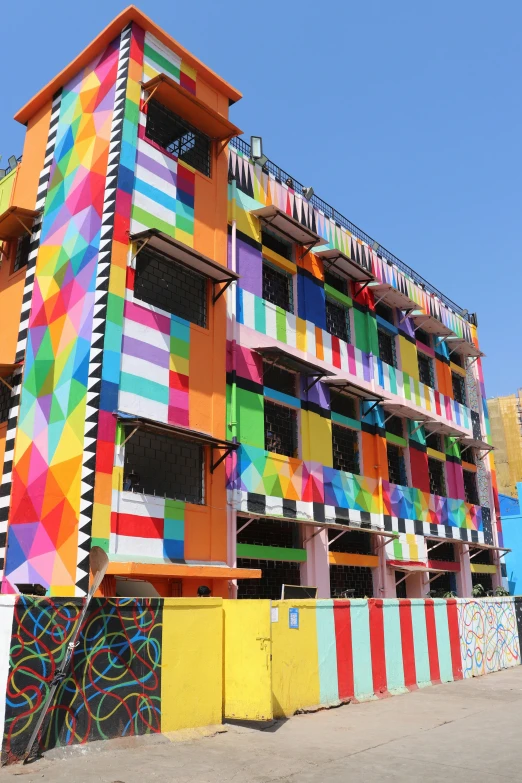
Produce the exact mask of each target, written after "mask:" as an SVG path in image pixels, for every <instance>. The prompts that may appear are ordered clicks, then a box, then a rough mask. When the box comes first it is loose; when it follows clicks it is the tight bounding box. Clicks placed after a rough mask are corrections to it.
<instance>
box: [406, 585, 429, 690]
mask: <svg viewBox="0 0 522 783" xmlns="http://www.w3.org/2000/svg"><path fill="white" fill-rule="evenodd" d="M411 624H412V626H413V649H414V651H415V669H416V671H417V685H418V686H419V687H420V688H422V687H423V686H424V685H431V676H430V659H429V655H428V634H427V632H426V611H425V608H424V599H422V598H412V599H411Z"/></svg>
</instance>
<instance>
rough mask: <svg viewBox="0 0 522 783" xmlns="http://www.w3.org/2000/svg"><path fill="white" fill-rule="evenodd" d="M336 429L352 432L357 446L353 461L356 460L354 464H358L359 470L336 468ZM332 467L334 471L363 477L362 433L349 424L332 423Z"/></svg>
mask: <svg viewBox="0 0 522 783" xmlns="http://www.w3.org/2000/svg"><path fill="white" fill-rule="evenodd" d="M334 427H336V428H342V429H343V430H347V431H348V432H351V433H352V434H353V438H354V444H355V452H354V456H353V459H354V460H355V462H354V464H356V466H357V470H345V469H344V468H339V467H336V465H335V459H334V456H335V448H334ZM332 467H333V468H334V470H339V471H342V472H343V473H351V474H352V475H355V476H361V475H362V465H361V438H360V431H359V430H358V429H356V428H355V427H350V426H349V425H347V424H341V423H339V422H338V421H332Z"/></svg>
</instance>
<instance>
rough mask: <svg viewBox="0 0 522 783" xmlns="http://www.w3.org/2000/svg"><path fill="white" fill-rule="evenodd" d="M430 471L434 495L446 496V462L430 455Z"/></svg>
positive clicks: (431, 490) (431, 489) (431, 487)
mask: <svg viewBox="0 0 522 783" xmlns="http://www.w3.org/2000/svg"><path fill="white" fill-rule="evenodd" d="M428 473H429V477H430V492H431V494H432V495H440V496H441V497H445V496H446V482H445V480H444V462H441V461H440V460H439V459H434V458H433V457H428Z"/></svg>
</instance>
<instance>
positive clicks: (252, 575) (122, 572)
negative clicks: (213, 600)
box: [107, 561, 261, 579]
mask: <svg viewBox="0 0 522 783" xmlns="http://www.w3.org/2000/svg"><path fill="white" fill-rule="evenodd" d="M107 574H112V575H113V576H134V577H145V578H147V577H163V578H165V577H166V578H171V579H178V578H180V577H189V578H192V579H204V578H207V579H260V578H261V569H259V568H230V567H229V566H227V565H226V563H135V562H134V561H132V562H126V563H118V562H116V561H112V562H110V563H109V565H108V567H107Z"/></svg>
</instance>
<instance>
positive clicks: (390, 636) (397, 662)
mask: <svg viewBox="0 0 522 783" xmlns="http://www.w3.org/2000/svg"><path fill="white" fill-rule="evenodd" d="M383 615H384V652H385V655H386V680H387V683H388V690H389V691H391V692H397V691H404V690H406V688H405V685H404V664H403V662H402V637H401V619H400V614H399V601H398V600H397V599H395V598H391V599H389V600H388V601H386V603H385V604H384V609H383Z"/></svg>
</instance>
